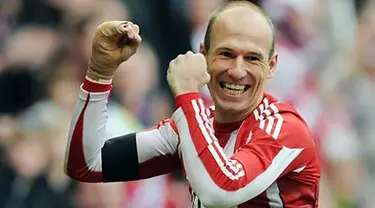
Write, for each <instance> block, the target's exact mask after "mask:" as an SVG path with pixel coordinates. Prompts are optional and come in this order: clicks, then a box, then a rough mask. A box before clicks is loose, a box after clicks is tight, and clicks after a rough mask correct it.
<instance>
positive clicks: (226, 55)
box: [219, 51, 234, 58]
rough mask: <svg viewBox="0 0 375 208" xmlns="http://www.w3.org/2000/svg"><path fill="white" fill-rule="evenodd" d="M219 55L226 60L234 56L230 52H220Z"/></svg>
mask: <svg viewBox="0 0 375 208" xmlns="http://www.w3.org/2000/svg"><path fill="white" fill-rule="evenodd" d="M219 55H220V56H224V57H226V58H233V57H234V55H233V54H232V53H231V52H228V51H223V52H220V53H219Z"/></svg>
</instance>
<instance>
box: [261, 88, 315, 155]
mask: <svg viewBox="0 0 375 208" xmlns="http://www.w3.org/2000/svg"><path fill="white" fill-rule="evenodd" d="M254 117H255V125H256V126H257V128H256V129H257V130H258V131H261V132H262V133H265V134H266V135H268V136H269V137H270V138H272V139H274V140H277V141H278V143H280V144H282V145H283V146H286V147H289V148H300V147H305V148H306V147H312V146H314V141H313V137H312V134H311V132H310V129H309V127H308V126H307V123H306V122H305V121H304V119H303V118H302V116H301V115H300V114H299V113H298V112H297V111H296V110H295V109H294V108H293V107H292V106H291V105H289V104H288V103H285V102H281V101H278V100H277V99H275V98H274V97H272V96H269V95H266V96H265V98H264V100H263V102H262V103H261V104H260V105H259V107H258V108H257V109H255V110H254Z"/></svg>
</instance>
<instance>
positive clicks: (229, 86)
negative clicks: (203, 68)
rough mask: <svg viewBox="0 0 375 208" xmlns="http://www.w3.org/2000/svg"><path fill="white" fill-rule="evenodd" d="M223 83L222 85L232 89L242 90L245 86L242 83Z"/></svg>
mask: <svg viewBox="0 0 375 208" xmlns="http://www.w3.org/2000/svg"><path fill="white" fill-rule="evenodd" d="M223 85H224V87H226V88H229V89H233V90H244V89H245V87H246V85H243V84H229V83H226V82H224V83H223Z"/></svg>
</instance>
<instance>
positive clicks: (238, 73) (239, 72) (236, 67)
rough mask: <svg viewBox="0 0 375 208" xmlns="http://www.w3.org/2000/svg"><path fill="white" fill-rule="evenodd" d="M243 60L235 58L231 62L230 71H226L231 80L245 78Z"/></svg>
mask: <svg viewBox="0 0 375 208" xmlns="http://www.w3.org/2000/svg"><path fill="white" fill-rule="evenodd" d="M245 67H246V66H245V63H244V60H243V58H242V57H241V56H239V57H237V58H236V59H234V60H233V64H232V66H231V68H230V69H228V75H229V76H230V77H231V78H232V79H233V80H240V79H242V78H244V77H246V74H247V72H246V70H245V69H246V68H245Z"/></svg>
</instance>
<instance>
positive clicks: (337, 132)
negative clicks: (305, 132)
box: [0, 0, 375, 208]
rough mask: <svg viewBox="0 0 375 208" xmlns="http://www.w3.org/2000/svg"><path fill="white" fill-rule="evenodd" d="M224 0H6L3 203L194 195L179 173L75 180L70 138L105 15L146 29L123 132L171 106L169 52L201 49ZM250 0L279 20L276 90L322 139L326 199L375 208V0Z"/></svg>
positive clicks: (165, 205) (128, 78) (1, 29)
mask: <svg viewBox="0 0 375 208" xmlns="http://www.w3.org/2000/svg"><path fill="white" fill-rule="evenodd" d="M223 1H224V0H2V1H0V207H2V208H52V207H53V208H72V207H82V208H102V207H104V208H105V207H111V208H120V207H121V208H151V207H152V208H186V207H189V206H190V205H189V204H190V196H189V193H188V186H187V184H186V183H185V181H184V180H183V178H182V177H181V175H180V173H173V174H170V175H166V176H160V177H156V178H152V179H148V180H144V181H139V182H131V183H126V184H124V183H113V184H86V183H77V182H75V181H72V180H70V179H69V178H67V177H66V176H65V175H64V173H63V159H64V158H63V157H64V149H65V143H66V139H67V132H68V127H69V119H70V117H71V114H72V108H73V107H74V104H75V101H76V99H77V92H78V87H79V85H80V82H81V80H82V79H83V77H84V72H85V70H86V66H87V61H88V54H89V53H90V43H91V38H92V33H93V31H94V30H95V28H96V27H97V26H98V25H99V24H100V23H101V22H103V21H106V20H115V19H119V20H132V21H134V22H135V23H137V24H139V25H140V27H141V35H142V37H143V39H144V41H143V44H142V47H141V49H140V50H139V52H138V53H137V54H136V55H135V56H134V57H132V58H131V59H130V60H129V61H128V62H127V63H125V64H123V65H121V66H120V69H119V71H118V73H117V76H116V78H115V80H114V90H113V95H112V99H111V101H110V105H109V113H110V117H109V124H108V136H116V135H119V134H125V133H128V132H131V131H137V130H139V129H142V128H147V127H150V126H151V125H153V124H156V123H157V121H159V120H160V119H164V118H167V117H169V116H170V115H171V112H172V111H173V99H171V95H170V92H169V90H168V86H167V83H166V80H165V72H166V69H167V66H168V63H169V61H170V60H172V59H173V58H174V57H176V56H177V55H178V54H179V53H185V52H186V51H187V50H193V51H197V50H198V46H199V42H200V41H201V40H202V39H203V34H204V32H205V27H206V23H207V20H208V18H209V14H210V13H211V12H212V11H213V9H214V8H215V7H216V6H217V5H218V4H220V3H222V2H223ZM253 2H255V3H257V4H259V5H261V6H262V7H263V8H264V9H265V10H266V11H267V12H268V13H269V14H270V15H271V17H272V19H273V20H274V23H275V25H276V29H277V51H278V52H279V54H280V58H279V66H278V68H277V72H276V77H275V79H274V80H272V81H271V82H270V84H269V86H268V91H270V92H272V93H274V94H275V95H276V96H277V97H278V98H280V99H283V100H286V101H288V102H290V103H291V104H292V105H294V106H295V107H296V108H297V109H298V111H299V112H300V113H301V114H302V115H303V116H304V118H305V119H306V120H307V122H308V123H309V125H310V128H311V130H312V131H313V133H314V136H315V139H316V141H317V144H318V147H319V152H320V157H321V161H322V167H323V172H322V182H321V184H322V186H321V197H320V204H321V205H320V206H321V207H322V208H336V207H337V208H351V207H360V208H362V207H363V208H374V207H375V175H374V174H375V0H367V1H365V0H263V1H261V0H259V1H253ZM202 94H203V95H204V96H205V98H206V99H207V101H206V103H207V104H209V103H210V102H211V101H210V97H209V94H208V93H207V90H206V89H202Z"/></svg>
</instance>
